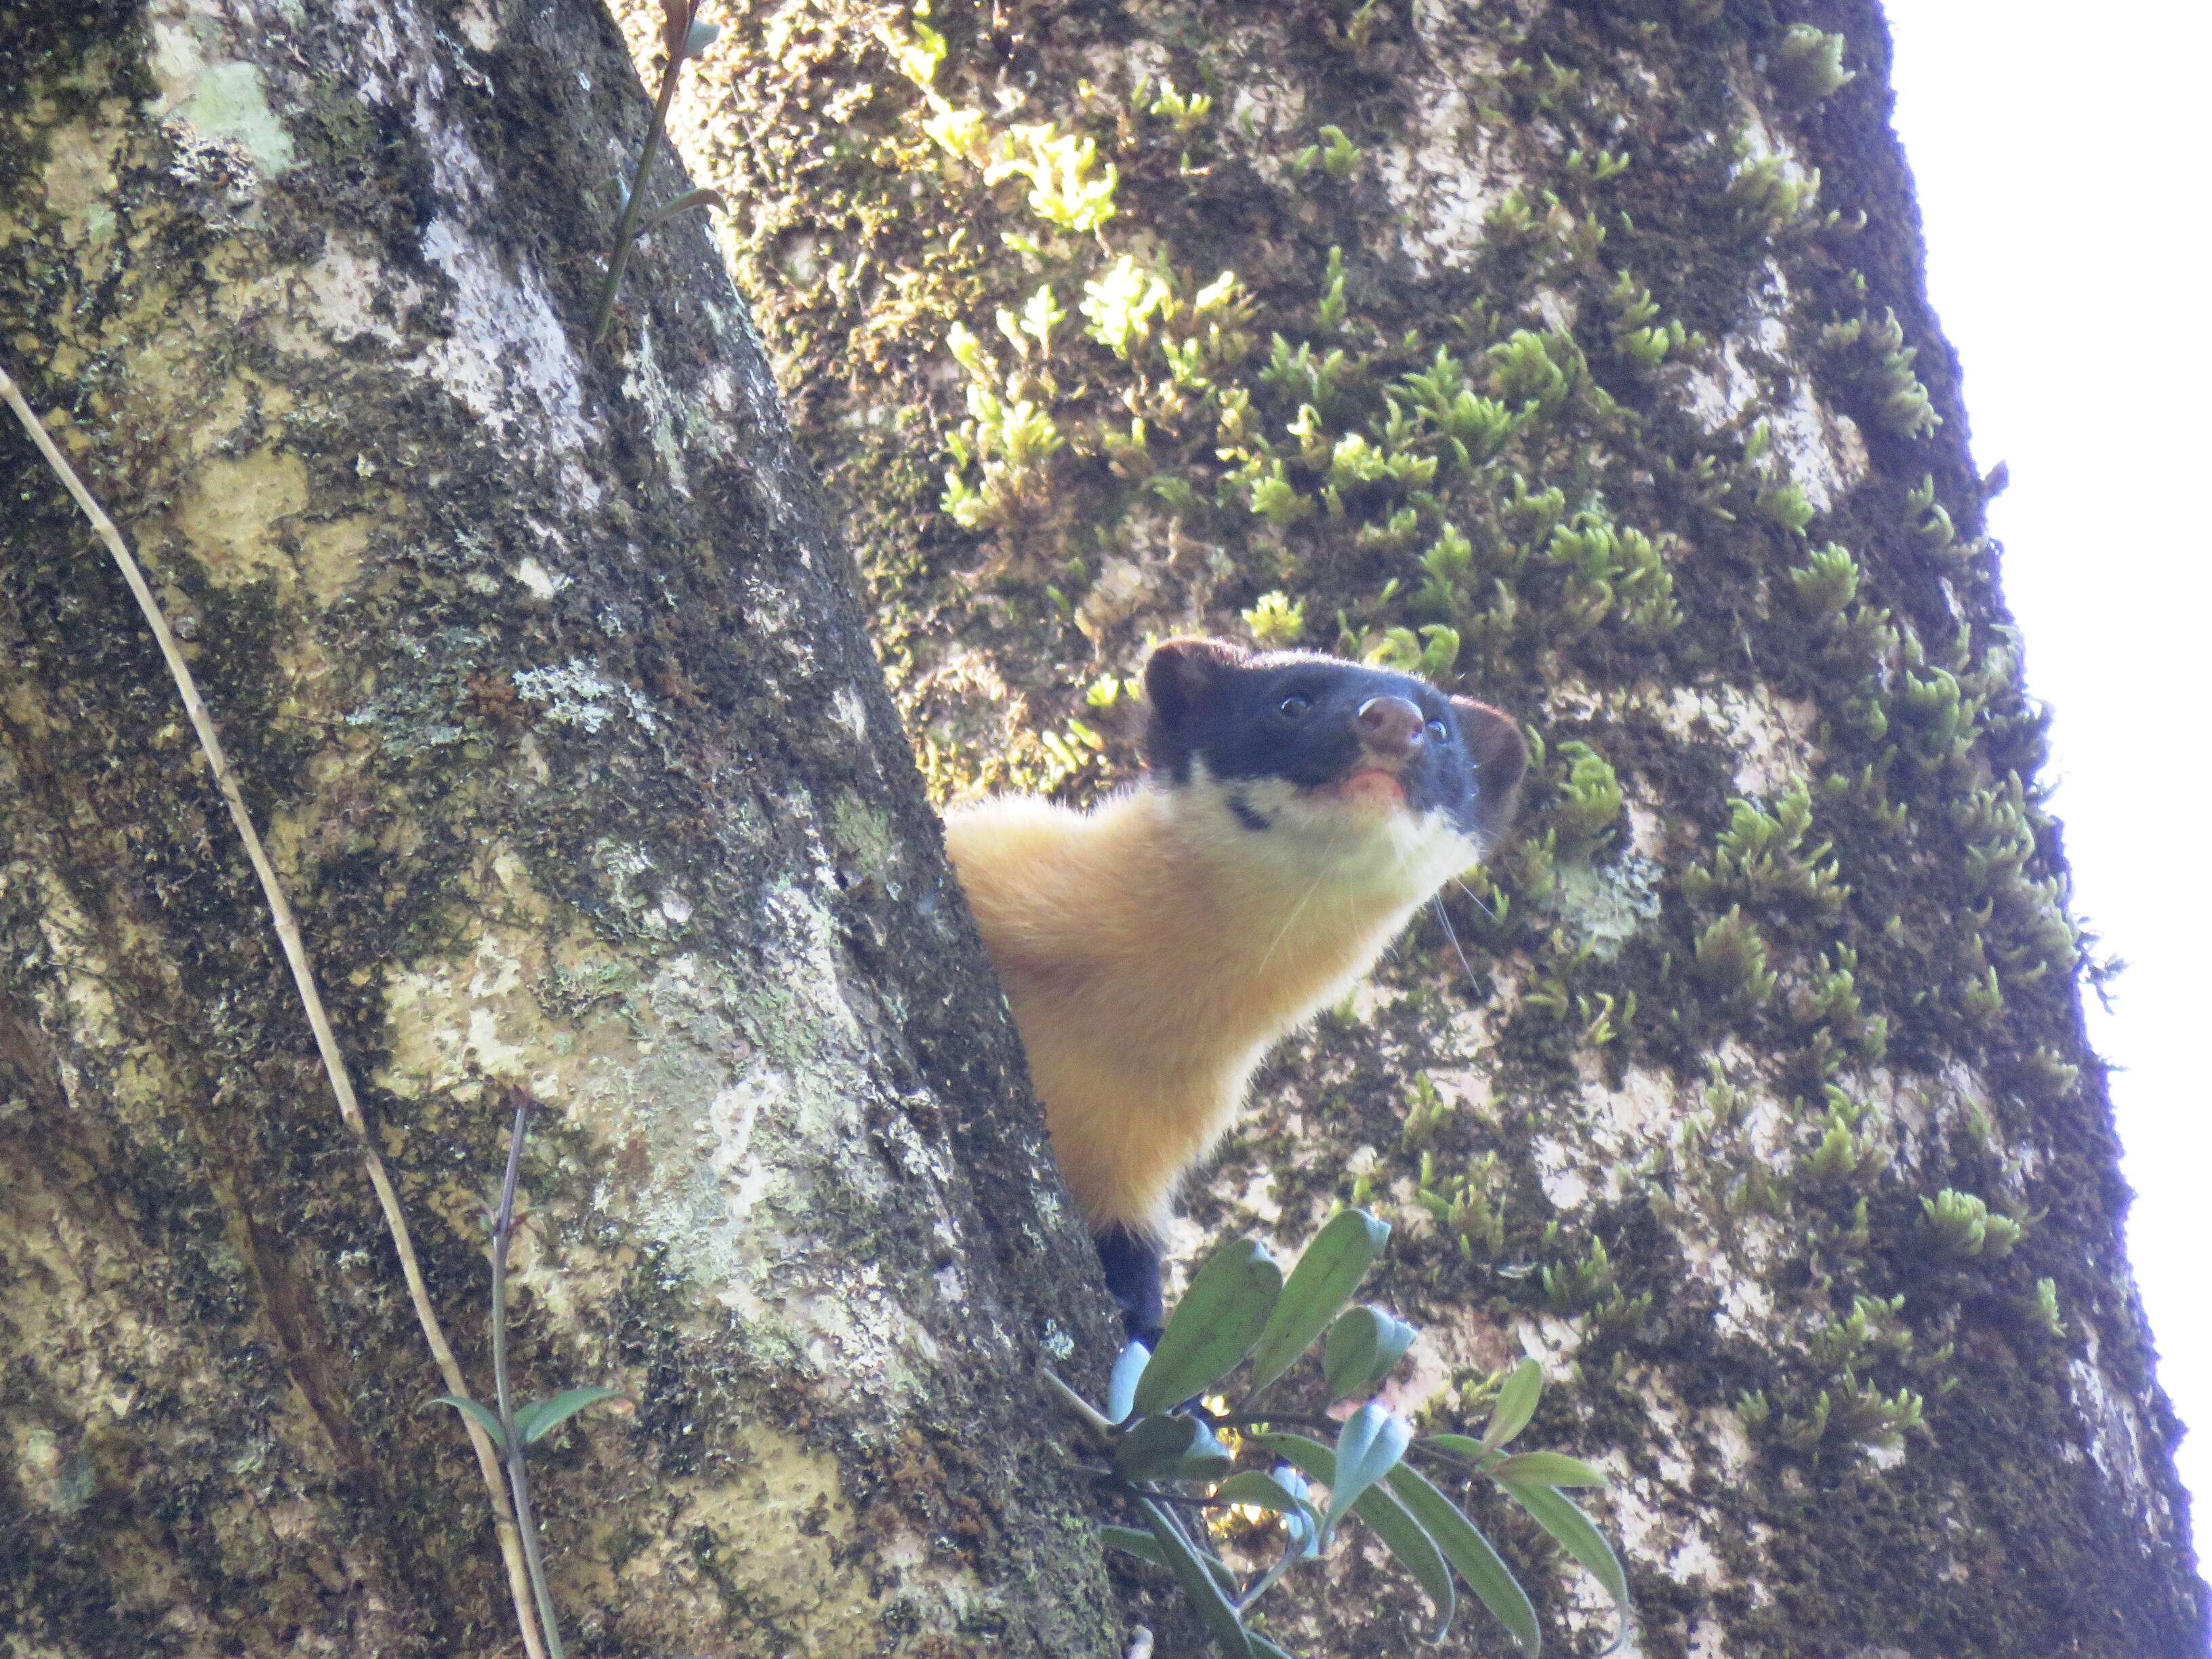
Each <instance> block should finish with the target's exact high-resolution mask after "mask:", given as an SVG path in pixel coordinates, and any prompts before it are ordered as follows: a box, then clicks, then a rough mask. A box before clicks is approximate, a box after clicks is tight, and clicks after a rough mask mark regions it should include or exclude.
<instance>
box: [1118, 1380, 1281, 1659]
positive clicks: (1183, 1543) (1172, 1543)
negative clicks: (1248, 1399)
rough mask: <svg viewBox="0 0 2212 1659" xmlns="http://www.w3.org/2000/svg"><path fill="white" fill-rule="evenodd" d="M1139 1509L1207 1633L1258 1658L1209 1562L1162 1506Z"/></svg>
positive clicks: (1238, 1655) (1236, 1657)
mask: <svg viewBox="0 0 2212 1659" xmlns="http://www.w3.org/2000/svg"><path fill="white" fill-rule="evenodd" d="M1162 1346H1165V1344H1164V1343H1163V1344H1162ZM1137 1507H1138V1508H1139V1509H1140V1510H1143V1511H1144V1515H1145V1524H1146V1525H1147V1526H1149V1527H1150V1528H1152V1536H1153V1537H1154V1538H1155V1539H1157V1540H1158V1541H1159V1546H1160V1548H1161V1550H1162V1552H1163V1553H1164V1554H1165V1555H1166V1556H1167V1562H1168V1571H1170V1572H1172V1573H1173V1574H1175V1576H1176V1583H1179V1584H1181V1585H1182V1593H1183V1594H1184V1595H1188V1597H1189V1598H1190V1601H1191V1605H1192V1606H1193V1607H1196V1608H1197V1609H1198V1616H1199V1618H1200V1620H1203V1621H1204V1622H1205V1625H1206V1633H1207V1634H1208V1635H1210V1636H1212V1638H1213V1639H1214V1640H1215V1641H1216V1642H1218V1643H1219V1644H1221V1648H1222V1650H1223V1651H1224V1652H1225V1653H1227V1654H1230V1655H1231V1656H1232V1659H1254V1656H1253V1652H1252V1638H1251V1635H1250V1632H1248V1631H1246V1630H1245V1628H1244V1621H1243V1620H1242V1619H1240V1618H1238V1617H1237V1609H1236V1608H1235V1607H1233V1606H1231V1604H1230V1601H1229V1598H1228V1596H1227V1595H1225V1594H1223V1592H1222V1589H1221V1586H1220V1585H1219V1584H1218V1583H1216V1582H1215V1580H1214V1577H1213V1575H1212V1572H1210V1571H1208V1570H1207V1568H1206V1561H1205V1559H1204V1558H1203V1557H1202V1556H1200V1554H1199V1553H1198V1552H1197V1551H1196V1550H1195V1549H1194V1548H1192V1547H1191V1544H1190V1541H1189V1540H1188V1539H1187V1538H1185V1537H1184V1536H1183V1535H1182V1532H1181V1531H1180V1530H1179V1529H1178V1528H1176V1524H1175V1522H1172V1521H1170V1519H1168V1517H1167V1515H1166V1513H1165V1512H1164V1510H1161V1508H1160V1506H1159V1505H1158V1504H1155V1503H1153V1502H1152V1499H1151V1498H1139V1499H1138V1500H1137Z"/></svg>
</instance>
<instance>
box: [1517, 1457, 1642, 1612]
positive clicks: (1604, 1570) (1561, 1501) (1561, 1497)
mask: <svg viewBox="0 0 2212 1659" xmlns="http://www.w3.org/2000/svg"><path fill="white" fill-rule="evenodd" d="M1501 1484H1503V1485H1504V1487H1505V1490H1506V1492H1507V1493H1508V1494H1509V1495H1510V1497H1511V1498H1512V1499H1513V1501H1514V1502H1515V1503H1516V1504H1519V1505H1520V1506H1521V1507H1522V1509H1524V1510H1528V1513H1529V1514H1530V1515H1531V1516H1534V1517H1535V1521H1536V1524H1537V1525H1538V1526H1540V1527H1541V1528H1543V1529H1544V1530H1545V1531H1546V1532H1547V1533H1549V1534H1552V1537H1553V1540H1554V1541H1557V1543H1558V1544H1559V1547H1560V1548H1561V1549H1563V1550H1565V1551H1566V1553H1568V1554H1569V1555H1571V1556H1573V1557H1574V1558H1575V1559H1576V1560H1577V1561H1579V1562H1581V1563H1582V1564H1583V1566H1585V1567H1586V1568H1588V1569H1589V1573H1590V1576H1591V1577H1594V1578H1595V1579H1596V1580H1597V1582H1598V1583H1601V1584H1602V1585H1604V1586H1605V1593H1606V1594H1607V1595H1610V1596H1611V1597H1612V1598H1613V1605H1614V1606H1615V1607H1619V1608H1620V1610H1621V1611H1622V1612H1623V1613H1626V1612H1627V1611H1628V1575H1627V1574H1626V1573H1625V1572H1623V1571H1621V1570H1620V1557H1619V1556H1617V1555H1615V1554H1614V1553H1613V1546H1612V1545H1610V1544H1608V1543H1607V1542H1606V1541H1605V1534H1603V1533H1601V1532H1600V1531H1599V1530H1598V1529H1597V1528H1595V1527H1594V1526H1592V1525H1591V1524H1590V1518H1589V1516H1587V1515H1584V1514H1583V1512H1582V1510H1580V1509H1579V1508H1578V1507H1577V1505H1576V1504H1575V1500H1574V1499H1573V1498H1569V1497H1568V1496H1567V1495H1566V1494H1565V1492H1554V1491H1553V1490H1552V1489H1551V1488H1550V1487H1549V1486H1523V1485H1522V1484H1521V1483H1520V1482H1518V1481H1505V1482H1503V1483H1501Z"/></svg>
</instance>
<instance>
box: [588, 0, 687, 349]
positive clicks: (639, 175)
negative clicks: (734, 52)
mask: <svg viewBox="0 0 2212 1659" xmlns="http://www.w3.org/2000/svg"><path fill="white" fill-rule="evenodd" d="M698 9H699V8H698V6H697V4H696V0H694V3H691V4H689V5H686V6H684V9H683V12H682V19H683V27H681V28H678V27H676V21H675V18H674V17H673V16H671V19H670V20H669V24H668V27H666V28H665V29H664V30H663V31H662V32H661V45H662V46H663V47H664V48H665V50H666V52H667V54H668V61H667V62H666V63H665V64H663V65H662V66H661V70H660V95H659V97H658V98H656V99H655V100H653V125H652V126H651V127H649V128H648V129H647V131H646V135H645V149H644V150H643V151H642V152H641V154H640V155H639V156H638V158H637V171H636V172H635V173H633V174H631V175H630V181H629V200H628V201H626V202H624V203H623V216H622V223H621V224H620V225H618V226H617V228H616V229H615V251H614V255H613V258H611V259H610V260H609V261H608V264H607V276H606V282H605V285H604V286H602V287H601V288H600V289H599V308H598V309H597V310H596V311H594V312H593V313H592V343H593V344H594V345H596V344H598V343H599V340H600V338H601V337H603V336H605V333H606V331H607V324H608V323H609V322H610V321H611V320H612V319H613V317H614V313H615V296H616V295H617V294H619V293H620V292H621V291H622V280H623V272H624V271H625V270H628V269H629V251H630V249H631V248H632V247H634V246H636V242H637V222H638V219H639V217H640V216H641V215H642V214H643V212H644V211H645V181H646V179H647V178H649V177H650V176H651V175H652V173H653V156H654V155H655V154H656V153H657V152H658V151H659V149H660V135H661V132H662V131H663V130H664V129H665V128H666V126H667V125H668V108H669V106H670V105H671V104H672V103H674V102H675V101H676V77H677V76H678V75H680V74H682V73H683V72H684V52H685V48H686V47H687V46H688V45H689V44H690V33H691V20H692V18H693V17H694V16H695V15H696V14H697V12H698Z"/></svg>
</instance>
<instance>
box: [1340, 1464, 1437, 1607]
mask: <svg viewBox="0 0 2212 1659" xmlns="http://www.w3.org/2000/svg"><path fill="white" fill-rule="evenodd" d="M1352 1513H1353V1514H1354V1515H1356V1516H1358V1517H1359V1518H1360V1519H1361V1520H1362V1521H1364V1522H1366V1523H1367V1524H1368V1525H1369V1526H1370V1527H1372V1528H1375V1535H1376V1537H1377V1538H1380V1539H1381V1540H1382V1541H1383V1543H1385V1544H1386V1545H1388V1546H1389V1549H1390V1553H1391V1554H1393V1555H1395V1556H1396V1557H1397V1558H1398V1559H1399V1560H1400V1561H1401V1562H1403V1563H1404V1564H1405V1567H1406V1571H1408V1572H1410V1573H1412V1574H1413V1578H1414V1581H1415V1582H1416V1583H1419V1585H1420V1587H1421V1589H1422V1591H1423V1592H1424V1593H1425V1595H1427V1596H1428V1598H1429V1601H1430V1602H1431V1604H1432V1605H1433V1606H1434V1607H1436V1610H1437V1628H1436V1632H1435V1633H1434V1634H1433V1635H1431V1637H1430V1638H1429V1640H1431V1642H1441V1641H1443V1639H1444V1636H1445V1634H1446V1633H1447V1632H1449V1630H1450V1629H1451V1621H1452V1615H1453V1613H1455V1612H1457V1611H1458V1608H1459V1595H1458V1592H1457V1591H1455V1589H1452V1576H1451V1569H1450V1567H1449V1566H1447V1565H1445V1563H1444V1556H1443V1551H1442V1550H1440V1549H1438V1548H1437V1543H1436V1540H1434V1539H1433V1538H1431V1537H1430V1536H1429V1533H1428V1528H1425V1527H1424V1526H1422V1524H1421V1523H1420V1522H1419V1521H1418V1520H1416V1519H1415V1518H1414V1516H1413V1511H1412V1510H1409V1509H1407V1507H1406V1506H1405V1504H1402V1503H1401V1502H1400V1501H1399V1500H1398V1498H1397V1497H1396V1496H1395V1494H1394V1493H1393V1492H1391V1491H1390V1489H1389V1487H1388V1486H1370V1487H1369V1488H1368V1489H1367V1490H1366V1491H1365V1492H1362V1493H1361V1494H1360V1495H1359V1501H1358V1503H1357V1504H1353V1505H1352Z"/></svg>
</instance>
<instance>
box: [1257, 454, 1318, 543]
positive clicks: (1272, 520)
mask: <svg viewBox="0 0 2212 1659" xmlns="http://www.w3.org/2000/svg"><path fill="white" fill-rule="evenodd" d="M1251 505H1252V511H1253V512H1255V513H1258V514H1259V515H1260V516H1261V518H1263V519H1265V520H1267V522H1268V523H1269V524H1272V525H1273V526H1277V527H1278V528H1283V527H1285V526H1290V525H1294V524H1296V523H1297V522H1298V521H1299V520H1301V519H1310V518H1311V517H1313V512H1314V504H1313V498H1312V497H1311V496H1309V495H1300V494H1299V493H1298V491H1297V489H1296V487H1295V486H1293V485H1292V484H1291V480H1290V476H1289V473H1288V471H1286V470H1285V467H1284V465H1283V463H1282V462H1281V461H1279V460H1273V461H1269V462H1268V463H1267V465H1266V467H1265V468H1264V469H1263V470H1262V471H1261V474H1260V476H1259V477H1255V479H1253V481H1252V495H1251Z"/></svg>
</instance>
